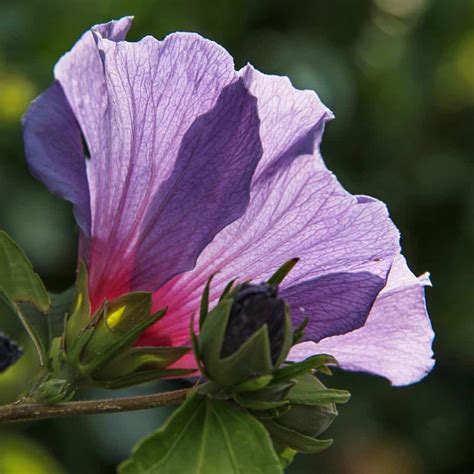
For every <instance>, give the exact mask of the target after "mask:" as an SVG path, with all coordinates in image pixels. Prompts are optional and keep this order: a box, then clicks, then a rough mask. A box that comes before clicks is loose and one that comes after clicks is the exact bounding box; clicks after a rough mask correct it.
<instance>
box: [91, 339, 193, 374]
mask: <svg viewBox="0 0 474 474" xmlns="http://www.w3.org/2000/svg"><path fill="white" fill-rule="evenodd" d="M189 351H190V348H189V347H131V348H129V349H126V350H125V351H123V352H121V353H120V354H118V355H117V356H116V357H114V358H113V359H112V360H111V361H110V362H108V363H107V364H105V365H104V366H103V367H102V368H101V369H100V372H99V373H98V374H97V375H95V376H94V378H95V379H97V380H101V379H105V380H106V379H112V378H118V377H123V376H126V375H131V374H133V373H136V372H140V371H144V370H147V371H148V370H162V369H165V368H166V367H169V366H170V365H171V364H173V363H174V362H176V361H177V360H179V359H180V358H181V357H183V356H184V355H185V354H186V353H188V352H189Z"/></svg>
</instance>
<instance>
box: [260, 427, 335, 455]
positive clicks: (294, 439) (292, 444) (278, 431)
mask: <svg viewBox="0 0 474 474" xmlns="http://www.w3.org/2000/svg"><path fill="white" fill-rule="evenodd" d="M262 423H263V425H264V426H265V428H267V430H268V432H269V433H270V435H271V437H272V439H274V440H275V441H276V442H277V443H278V444H281V445H283V446H286V447H289V448H291V449H294V450H295V451H298V452H300V453H304V454H315V453H319V452H320V451H323V450H324V449H327V448H329V446H331V444H332V443H333V440H332V439H316V438H312V437H311V436H306V435H304V434H301V433H298V432H297V431H295V430H292V429H290V428H286V427H284V426H281V425H279V424H278V423H276V422H275V421H274V420H270V419H266V420H262Z"/></svg>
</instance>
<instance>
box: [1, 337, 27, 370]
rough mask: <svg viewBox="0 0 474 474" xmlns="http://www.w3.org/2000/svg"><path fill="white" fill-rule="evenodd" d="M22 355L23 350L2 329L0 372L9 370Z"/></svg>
mask: <svg viewBox="0 0 474 474" xmlns="http://www.w3.org/2000/svg"><path fill="white" fill-rule="evenodd" d="M22 355H23V351H22V350H21V349H20V348H19V347H18V346H17V345H16V344H15V343H14V342H13V341H12V340H11V339H10V338H9V337H8V336H6V335H5V334H3V333H2V332H1V331H0V373H2V372H4V371H5V370H7V369H8V367H10V366H11V365H13V364H14V363H15V362H16V361H17V360H18V359H19V358H20V357H21V356H22Z"/></svg>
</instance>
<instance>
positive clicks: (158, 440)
mask: <svg viewBox="0 0 474 474" xmlns="http://www.w3.org/2000/svg"><path fill="white" fill-rule="evenodd" d="M155 472H156V473H158V472H159V473H162V474H174V473H179V474H200V473H203V472H206V473H209V474H211V473H212V474H221V473H222V474H224V473H231V472H232V473H250V472H254V473H257V472H258V473H259V474H282V473H283V470H282V467H281V464H280V460H279V458H278V456H277V454H276V453H275V450H274V449H273V445H272V441H271V439H270V437H269V435H268V433H267V431H266V430H265V428H264V427H263V426H262V424H261V423H259V422H258V421H257V420H256V419H255V418H253V417H252V416H250V415H248V414H246V413H245V412H243V411H242V410H241V409H240V408H238V407H237V406H236V405H235V404H233V403H232V402H229V401H223V400H215V399H210V398H208V397H205V396H201V395H199V394H198V393H196V392H194V393H193V394H192V395H191V396H190V397H189V398H188V399H187V400H186V401H185V402H184V403H183V404H182V405H181V406H180V407H179V408H178V409H176V410H175V412H174V413H173V414H172V416H171V417H170V418H169V419H168V421H167V422H166V424H165V425H164V426H163V427H162V428H161V429H160V430H158V431H157V432H156V433H154V434H152V435H151V436H149V437H148V438H145V439H144V440H143V441H141V442H140V443H139V444H138V446H137V447H136V448H135V449H134V450H133V453H132V456H131V458H130V459H129V460H128V461H126V462H125V463H123V464H122V465H121V466H120V467H119V473H120V474H145V473H147V474H149V473H155Z"/></svg>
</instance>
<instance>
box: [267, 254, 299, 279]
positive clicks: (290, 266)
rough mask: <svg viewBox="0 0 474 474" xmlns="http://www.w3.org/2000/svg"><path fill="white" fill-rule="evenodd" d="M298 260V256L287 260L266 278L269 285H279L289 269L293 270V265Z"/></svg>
mask: <svg viewBox="0 0 474 474" xmlns="http://www.w3.org/2000/svg"><path fill="white" fill-rule="evenodd" d="M299 260H300V259H299V258H292V259H291V260H288V261H287V262H286V263H284V264H283V265H282V266H281V267H280V268H279V269H278V270H277V271H276V272H275V273H274V274H273V275H272V276H271V277H270V278H269V279H268V283H269V284H270V285H279V284H280V283H281V282H282V281H283V280H284V279H285V278H286V277H287V275H288V274H289V273H290V272H291V270H293V267H294V266H295V265H296V264H297V263H298V262H299Z"/></svg>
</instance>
